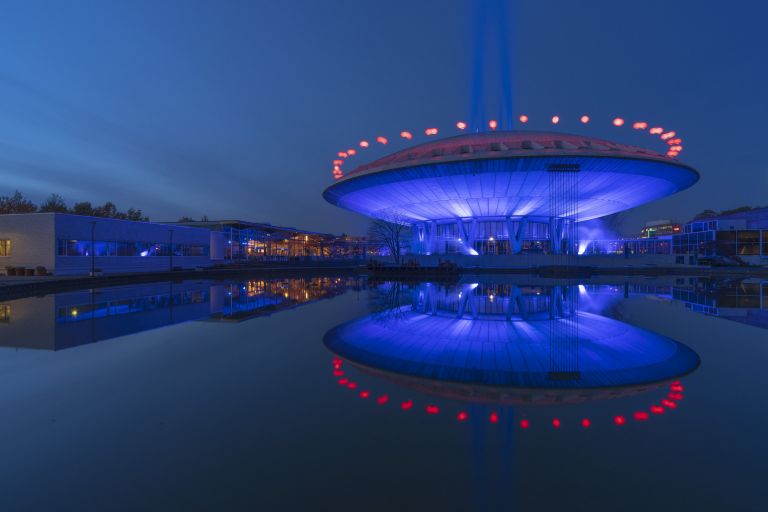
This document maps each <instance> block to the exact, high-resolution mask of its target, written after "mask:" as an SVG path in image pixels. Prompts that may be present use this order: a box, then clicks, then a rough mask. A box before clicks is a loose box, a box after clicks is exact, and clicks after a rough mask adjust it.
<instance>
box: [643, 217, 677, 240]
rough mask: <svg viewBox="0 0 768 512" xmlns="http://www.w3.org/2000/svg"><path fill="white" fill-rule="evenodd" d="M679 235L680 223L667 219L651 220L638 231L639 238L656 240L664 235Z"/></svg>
mask: <svg viewBox="0 0 768 512" xmlns="http://www.w3.org/2000/svg"><path fill="white" fill-rule="evenodd" d="M677 233H680V223H679V222H673V221H671V220H669V219H664V220H652V221H649V222H646V223H645V226H643V229H641V230H640V238H656V237H659V236H665V235H675V234H677Z"/></svg>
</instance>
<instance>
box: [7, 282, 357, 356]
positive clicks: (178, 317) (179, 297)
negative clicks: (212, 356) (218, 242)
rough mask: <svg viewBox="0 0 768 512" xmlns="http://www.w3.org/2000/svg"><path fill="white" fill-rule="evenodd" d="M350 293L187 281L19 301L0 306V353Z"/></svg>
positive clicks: (325, 287)
mask: <svg viewBox="0 0 768 512" xmlns="http://www.w3.org/2000/svg"><path fill="white" fill-rule="evenodd" d="M352 282H354V280H352ZM349 286H351V282H350V280H349V279H348V278H291V279H267V280H264V279H262V280H253V281H246V282H241V283H212V282H210V281H198V282H193V281H184V282H181V283H172V282H165V283H150V284H142V285H134V286H117V287H111V288H100V289H92V290H82V291H75V292H66V293H59V294H56V295H47V296H44V297H29V298H25V299H17V300H13V301H8V302H5V303H2V304H0V346H5V347H16V348H37V349H48V350H61V349H64V348H70V347H74V346H77V345H83V344H86V343H93V342H96V341H102V340H106V339H110V338H115V337H118V336H125V335H128V334H133V333H137V332H141V331H146V330H149V329H155V328H158V327H163V326H166V325H172V324H177V323H181V322H187V321H190V320H198V319H207V318H214V319H236V320H244V319H247V318H253V317H257V316H261V315H264V314H272V313H275V312H278V311H281V310H284V309H291V308H295V307H297V306H300V305H303V304H308V303H310V302H314V301H316V300H320V299H324V298H330V297H333V296H335V295H339V294H340V293H342V292H343V291H344V290H345V289H347V288H348V287H349Z"/></svg>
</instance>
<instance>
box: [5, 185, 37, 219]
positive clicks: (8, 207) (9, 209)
mask: <svg viewBox="0 0 768 512" xmlns="http://www.w3.org/2000/svg"><path fill="white" fill-rule="evenodd" d="M36 211H37V206H36V205H35V203H33V202H32V201H30V200H29V199H27V198H26V197H24V195H23V194H22V193H21V192H19V191H18V190H17V191H16V192H15V193H14V194H13V195H12V196H3V197H0V214H6V213H34V212H36Z"/></svg>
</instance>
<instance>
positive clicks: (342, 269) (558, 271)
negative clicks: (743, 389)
mask: <svg viewBox="0 0 768 512" xmlns="http://www.w3.org/2000/svg"><path fill="white" fill-rule="evenodd" d="M479 274H484V275H485V274H518V275H535V276H539V277H550V278H571V279H572V278H589V277H595V276H601V275H613V276H646V277H655V276H673V275H676V276H685V277H733V278H748V277H760V278H768V269H767V268H754V267H714V268H711V267H705V268H697V267H685V268H679V267H650V268H643V267H600V268H597V267H536V268H524V267H520V268H479V267H473V268H463V269H460V270H458V271H455V272H441V271H438V270H437V269H429V268H418V269H395V268H391V269H378V270H373V271H372V270H369V269H367V268H366V267H364V266H360V265H347V266H317V265H316V266H293V265H286V266H270V267H266V266H253V267H237V268H213V269H202V270H177V271H173V272H170V271H164V272H148V273H130V274H110V275H104V276H96V277H89V276H72V277H69V276H58V277H54V276H50V277H47V278H42V279H41V278H37V279H36V278H34V277H32V278H30V281H29V282H25V281H24V280H21V279H20V280H18V281H15V282H13V283H5V284H3V283H2V278H0V299H1V300H10V299H18V298H23V297H29V296H34V295H46V294H50V293H57V292H64V291H74V290H82V289H88V288H101V287H109V286H121V285H130V284H139V283H152V282H158V281H185V280H193V279H200V280H205V279H210V280H225V279H232V278H236V277H240V278H247V277H253V276H258V277H289V276H290V277H294V276H321V275H322V276H325V275H331V276H360V277H370V278H374V279H376V280H445V279H451V278H452V279H458V278H459V277H460V276H462V275H479Z"/></svg>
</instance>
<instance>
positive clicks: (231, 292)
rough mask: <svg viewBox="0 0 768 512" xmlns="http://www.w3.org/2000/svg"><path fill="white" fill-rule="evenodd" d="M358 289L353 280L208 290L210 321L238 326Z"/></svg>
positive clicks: (307, 280) (303, 280)
mask: <svg viewBox="0 0 768 512" xmlns="http://www.w3.org/2000/svg"><path fill="white" fill-rule="evenodd" d="M357 285H358V281H357V280H356V279H353V278H346V277H344V278H342V277H311V278H290V279H289V278H286V279H266V280H265V279H261V280H253V281H247V282H244V283H232V284H227V285H219V286H217V287H215V288H212V290H211V294H212V299H211V302H212V303H213V305H214V307H215V311H216V312H215V313H214V314H213V315H212V316H211V320H220V321H234V322H240V321H243V320H248V319H250V318H254V317H257V316H265V315H271V314H272V313H275V312H278V311H283V310H286V309H292V308H294V307H297V306H302V305H305V304H308V303H310V302H314V301H317V300H322V299H329V298H331V297H335V296H337V295H341V294H342V293H344V292H345V291H346V290H348V289H350V288H353V287H355V286H357Z"/></svg>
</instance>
